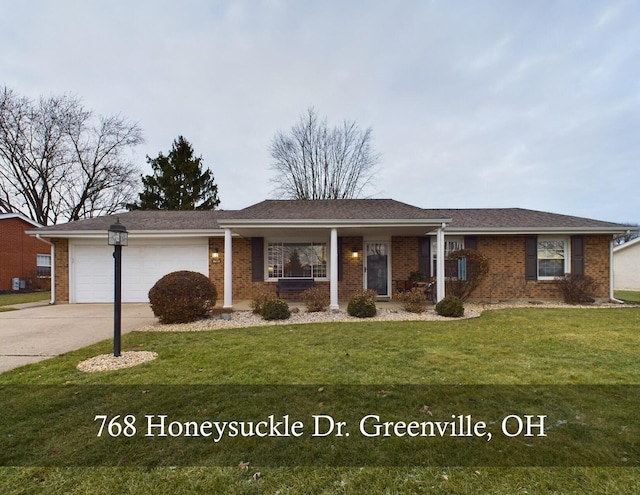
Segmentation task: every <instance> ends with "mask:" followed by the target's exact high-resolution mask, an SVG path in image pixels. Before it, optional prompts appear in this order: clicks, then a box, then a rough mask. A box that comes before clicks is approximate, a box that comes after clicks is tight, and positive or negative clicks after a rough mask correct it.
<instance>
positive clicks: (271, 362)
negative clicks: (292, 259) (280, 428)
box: [0, 308, 640, 494]
mask: <svg viewBox="0 0 640 495" xmlns="http://www.w3.org/2000/svg"><path fill="white" fill-rule="evenodd" d="M639 329H640V309H638V308H619V309H588V310H584V309H541V308H534V309H512V310H500V311H491V312H486V313H484V314H483V315H482V317H480V318H477V319H471V320H452V321H442V322H441V321H434V322H396V323H391V322H388V323H386V322H358V323H353V324H347V323H334V324H313V325H284V326H270V327H259V328H247V329H237V330H225V331H212V332H199V333H195V332H193V333H190V332H185V333H159V332H158V333H146V332H134V333H131V334H127V335H125V336H123V350H153V351H155V352H157V353H158V354H159V358H158V359H157V360H155V361H152V362H149V363H146V364H143V365H140V366H137V367H134V368H129V369H125V370H119V371H113V372H105V373H96V374H86V373H81V372H79V371H77V370H76V368H75V366H76V364H77V363H78V362H80V361H82V360H84V359H87V358H89V357H91V356H95V355H97V354H102V353H109V352H111V349H112V343H111V342H110V341H106V342H102V343H99V344H96V345H93V346H90V347H87V348H84V349H81V350H78V351H74V352H71V353H68V354H65V355H63V356H60V357H58V358H54V359H51V360H47V361H43V362H40V363H36V364H33V365H29V366H25V367H22V368H19V369H16V370H13V371H10V372H7V373H4V374H1V375H0V387H2V388H0V391H2V392H0V393H3V394H5V397H4V398H3V403H4V404H5V405H6V406H5V407H6V410H7V411H12V410H14V408H16V409H19V410H20V411H21V414H22V415H21V416H20V420H19V421H18V420H16V419H15V416H11V414H12V413H8V414H6V415H5V416H4V418H7V417H11V418H13V419H11V423H10V424H7V421H8V420H7V419H5V420H4V421H5V423H4V426H2V419H0V431H4V432H6V431H8V430H7V428H9V429H11V430H12V431H13V432H14V433H15V432H19V431H38V432H39V431H42V432H43V433H42V434H41V435H42V436H41V442H42V443H40V444H37V446H36V450H44V451H47V452H49V453H50V454H51V456H52V457H50V459H53V461H51V462H50V463H51V464H53V465H54V466H55V465H56V460H55V459H56V457H55V456H60V458H61V459H63V460H64V459H65V458H72V457H73V456H74V455H75V456H77V455H78V453H80V455H81V456H82V455H84V456H86V457H88V458H90V457H91V456H92V455H98V456H99V455H100V453H101V452H102V454H103V455H104V457H105V458H109V456H110V455H112V454H113V452H112V451H111V450H109V449H115V450H118V449H122V448H125V447H126V444H125V443H124V442H119V441H118V442H113V443H111V444H108V443H107V444H104V445H107V446H108V447H105V446H104V445H103V444H101V443H100V442H99V441H98V440H97V439H95V438H93V434H95V432H93V434H92V431H93V430H92V428H93V427H94V425H92V424H89V426H88V427H87V432H86V433H85V432H83V431H79V432H78V430H79V427H78V417H77V416H78V415H84V416H86V417H87V418H89V417H92V415H93V414H95V412H96V408H99V407H101V406H99V404H102V402H100V401H102V400H107V399H103V398H100V397H98V395H91V394H93V393H94V392H93V390H94V388H91V387H89V386H91V385H100V384H102V385H130V386H131V387H132V388H131V389H124V390H127V391H129V392H130V391H131V390H135V387H137V386H140V385H143V387H142V388H143V389H144V390H143V392H144V391H146V392H149V391H150V392H149V393H150V394H151V395H153V394H156V393H157V394H158V396H159V402H158V403H156V406H154V407H156V409H154V410H152V412H160V411H159V409H158V408H160V407H162V406H164V407H166V409H167V413H168V412H169V411H171V410H172V408H176V409H177V410H182V411H183V412H184V414H185V415H186V416H185V418H191V419H193V418H196V417H201V419H211V418H210V416H215V415H216V414H222V413H224V412H227V413H228V414H230V415H231V417H233V415H239V414H241V412H243V411H244V412H246V413H247V414H249V415H251V414H259V413H263V414H265V411H264V409H265V408H266V404H272V403H271V402H269V400H271V399H269V398H268V396H269V391H271V390H273V387H272V386H273V385H282V386H286V385H297V386H298V387H289V388H290V389H291V390H293V391H295V393H293V395H292V396H291V397H287V398H286V399H285V398H284V397H276V398H275V399H274V400H275V403H276V404H277V403H278V399H280V407H281V408H284V409H281V411H284V412H289V411H292V412H293V411H308V410H315V409H313V408H321V410H322V411H325V412H327V411H330V412H332V413H335V414H349V413H351V412H362V411H365V412H381V413H383V414H388V415H393V414H394V412H398V411H401V410H402V411H403V413H404V412H405V409H404V408H405V407H408V406H410V410H411V408H414V409H416V408H417V406H418V405H422V403H430V406H431V407H432V409H433V410H434V413H435V417H438V415H439V414H440V415H441V414H443V411H441V410H440V409H438V408H437V407H436V406H435V404H437V401H436V402H431V401H429V399H428V398H423V397H420V399H415V400H417V401H418V402H416V403H415V404H410V403H411V400H413V399H411V398H410V397H408V396H407V395H406V390H405V389H404V388H403V387H402V386H403V385H411V386H416V387H418V386H431V385H447V386H456V385H478V386H481V385H483V384H487V385H491V387H490V388H491V390H492V391H500V393H502V391H504V394H506V395H504V396H500V400H497V401H496V403H491V401H490V400H486V401H484V400H479V401H478V404H475V403H474V404H473V406H472V405H469V404H470V403H469V402H468V401H469V398H468V397H466V396H465V397H464V401H463V402H458V403H456V404H457V407H459V408H460V409H459V410H458V411H459V412H461V413H463V414H464V413H466V412H467V411H471V410H472V409H470V408H473V410H474V411H475V410H476V409H475V408H476V407H477V408H480V407H481V406H482V407H485V406H486V407H487V408H488V409H487V411H488V412H487V414H495V413H496V411H500V410H505V409H504V408H505V405H504V404H505V402H506V403H511V401H517V400H520V399H519V398H518V397H516V396H518V394H519V393H521V392H522V391H525V392H528V391H530V390H532V387H531V385H537V386H538V388H537V389H536V390H537V392H536V394H537V395H536V396H535V397H532V398H531V401H530V402H528V403H527V405H528V407H533V405H535V404H537V405H538V406H540V404H541V405H542V406H540V407H542V409H543V410H545V412H547V410H548V412H549V414H550V415H552V416H553V415H559V414H565V415H566V418H567V419H569V420H571V421H570V425H569V426H571V427H572V428H573V429H574V430H575V431H574V432H576V431H577V433H578V435H577V438H578V442H580V441H583V442H591V443H593V444H594V452H596V453H597V454H598V455H603V456H605V455H608V454H609V453H610V452H608V451H607V450H606V449H607V445H606V444H607V441H608V438H607V436H616V438H617V437H618V436H624V434H627V433H628V432H627V433H624V434H623V431H626V426H629V428H631V427H632V426H634V424H635V425H637V420H635V418H636V414H637V406H638V404H637V403H636V402H633V401H630V402H625V401H619V399H620V394H624V393H625V392H624V391H625V390H626V389H625V388H624V386H625V385H638V384H640V367H639V366H638V351H637V349H638V348H640V346H639V344H640V332H639ZM498 384H501V385H505V386H508V385H517V386H518V387H513V388H509V387H506V388H504V387H498ZM16 385H25V386H24V387H17V388H16ZM26 385H29V386H26ZM33 385H53V386H57V387H51V388H42V389H36V391H35V392H34V390H33V387H32V386H33ZM160 385H173V386H175V387H183V386H186V385H203V386H211V385H219V386H229V387H228V389H225V390H226V391H227V393H226V394H224V396H223V395H222V394H221V395H220V397H216V399H215V401H213V400H212V402H213V404H210V403H209V402H208V401H205V402H203V399H198V398H197V394H198V393H199V391H200V389H198V388H196V387H183V388H167V389H165V388H162V387H160ZM238 385H246V386H248V387H249V388H248V389H246V390H243V388H242V387H237V386H238ZM307 385H308V386H312V387H311V390H312V391H313V393H312V394H309V395H311V397H302V398H301V397H298V395H296V394H297V392H298V391H300V390H303V391H306V389H307V388H308V387H306V388H305V386H307ZM351 385H360V386H361V387H349V386H351ZM556 385H557V386H567V385H568V386H570V387H558V389H557V390H563V391H565V390H568V391H569V395H571V392H572V391H575V390H586V392H585V393H583V394H582V395H581V396H580V397H579V398H578V399H576V398H575V397H572V400H580V401H582V402H581V403H582V404H583V405H584V407H585V410H589V411H592V412H597V414H593V415H588V414H586V415H585V413H584V411H583V412H582V413H581V414H582V416H583V419H580V420H574V417H577V413H576V412H575V411H573V410H566V411H565V410H564V408H566V407H567V403H568V402H567V400H565V398H563V397H560V396H557V397H556V396H554V395H553V394H551V395H549V393H550V392H549V391H551V392H553V390H555V389H552V388H545V387H553V386H556ZM585 385H606V386H605V387H600V388H593V389H588V388H586V389H579V388H577V387H578V386H585ZM320 386H322V387H323V391H322V392H321V393H320V392H318V387H320ZM369 386H372V387H373V390H375V391H378V390H380V391H381V390H384V393H382V392H378V393H373V394H369V395H366V392H367V391H368V390H369V389H370V388H371V387H369ZM574 387H575V388H574ZM262 389H264V393H261V390H262ZM65 390H68V393H66V394H65V393H64V392H65ZM159 390H160V391H162V390H169V392H166V393H164V395H161V394H160V392H157V391H159ZM175 390H179V391H180V390H181V391H183V392H185V394H186V396H185V397H180V394H177V393H172V391H174V392H175ZM202 390H204V391H208V390H209V389H207V388H203V389H202ZM247 390H249V395H248V396H247V395H246V394H247V393H248V392H247ZM445 390H448V389H445ZM478 390H480V387H479V388H478ZM545 390H546V391H547V393H546V395H545ZM634 390H635V389H634ZM9 391H11V393H10V394H9V393H8V392H9ZM38 391H39V392H38ZM37 393H41V395H40V396H38V395H34V394H37ZM563 393H564V392H563ZM45 394H50V396H48V395H45ZM56 394H57V395H56ZM189 394H193V395H194V397H196V399H195V400H192V397H190V396H189ZM318 394H321V395H318ZM358 394H362V396H359V395H358ZM495 394H497V395H500V394H498V392H495ZM285 395H286V394H285ZM636 395H637V394H636ZM109 400H111V401H112V402H105V403H109V404H112V407H113V410H112V411H111V414H116V413H117V412H121V413H122V414H125V413H126V410H121V409H119V408H123V407H124V408H125V409H126V407H129V406H130V408H131V411H133V410H134V409H135V406H136V404H137V402H136V400H137V399H136V400H134V399H132V398H131V397H130V396H126V397H122V398H120V397H117V395H116V394H114V397H110V398H109ZM474 400H475V399H474ZM503 400H504V401H505V402H503ZM610 400H612V401H613V402H612V404H615V407H613V406H607V404H608V403H609V402H608V401H610ZM184 401H186V402H184ZM359 401H365V402H362V403H360V402H359ZM366 401H372V402H369V403H367V402H366ZM427 401H429V402H427ZM569 402H570V401H569ZM513 403H516V402H513ZM158 404H159V405H158ZM345 404H346V406H345ZM362 404H364V405H362ZM371 404H376V405H375V406H371ZM414 406H416V407H414ZM358 407H361V408H362V409H361V410H360V411H354V410H355V409H358ZM534 409H535V408H534ZM274 411H275V409H274ZM147 412H149V410H147ZM414 412H415V411H414ZM449 412H450V411H449ZM478 413H479V414H480V413H481V412H478ZM531 413H532V414H533V413H534V412H533V410H532V412H531ZM562 417H563V418H564V417H565V416H562ZM582 422H588V423H589V424H591V425H593V426H594V429H593V430H585V431H582V430H581V428H582V427H583V426H584V425H582ZM18 423H19V424H18ZM89 423H91V422H90V421H89ZM623 423H624V426H625V428H624V429H623V430H621V429H620V428H618V430H617V431H616V430H615V428H616V427H619V426H620V425H621V424H623ZM627 423H628V425H627ZM596 425H597V426H598V427H597V428H595V426H596ZM612 431H615V433H611V432H612ZM5 434H6V433H5ZM599 434H601V435H605V436H603V437H602V438H599V437H598V435H599ZM580 435H586V436H580ZM13 438H14V437H11V438H9V440H7V441H6V443H7V447H10V446H11V448H15V449H17V451H18V453H17V454H16V455H18V456H19V455H22V456H25V458H28V456H29V455H30V451H29V448H33V446H29V445H21V444H20V442H18V441H15V440H13ZM83 442H85V443H84V444H83ZM599 444H602V446H600V445H599ZM153 445H154V448H153V450H151V448H150V447H149V451H145V452H144V454H145V455H153V456H158V457H157V458H160V459H162V456H163V455H165V456H166V457H165V459H171V458H172V456H173V457H175V458H176V459H179V458H180V456H181V455H183V453H180V452H178V450H175V451H171V450H169V451H167V452H162V449H160V450H158V449H156V447H155V446H157V445H158V444H153ZM171 445H178V447H179V448H183V446H182V445H181V444H171ZM123 446H125V447H123ZM405 447H406V446H405V445H404V444H398V446H394V447H393V448H394V449H397V450H395V451H394V450H392V451H391V452H392V453H394V454H395V455H397V456H400V457H399V458H401V459H404V457H402V456H405V455H407V452H406V451H405V450H403V449H405ZM579 447H580V445H579V444H578V445H576V446H575V450H576V454H575V455H576V462H575V463H574V464H575V465H579V464H580V461H579V458H578V456H579V455H581V454H582V453H581V452H580V451H579V450H580V448H579ZM189 448H191V446H184V449H185V450H187V451H188V449H189ZM600 448H601V449H603V450H602V452H599V451H598V449H600ZM632 448H633V449H635V450H634V451H633V452H631V453H629V454H628V455H629V457H632V458H633V457H634V456H637V455H638V452H637V449H638V447H637V443H636V444H634V445H633V446H632ZM101 449H102V450H101ZM286 449H292V450H291V453H290V455H301V456H304V455H305V452H304V451H303V452H301V453H298V452H297V451H295V450H294V447H293V442H289V441H285V442H282V443H281V444H278V449H277V450H276V449H274V450H273V455H274V457H277V456H286V455H287V451H286ZM571 449H572V448H571V447H569V450H571ZM325 450H328V449H325ZM382 450H383V449H382V448H381V451H382ZM13 452H14V453H15V451H13ZM132 452H133V451H132ZM322 453H323V452H320V454H322ZM615 454H616V455H617V456H618V457H619V456H620V455H622V454H620V453H618V452H616V453H615ZM2 455H8V454H0V458H2ZM221 455H223V454H221ZM260 455H261V453H259V452H253V453H252V452H251V451H248V452H247V454H246V457H242V458H238V462H240V461H242V460H244V461H252V459H256V458H260ZM307 455H308V454H307ZM550 455H553V452H551V453H550ZM625 455H627V454H625ZM238 457H239V456H238ZM123 458H124V457H123ZM636 458H637V457H636ZM570 459H571V457H570ZM131 463H132V461H129V464H131ZM133 463H134V464H135V462H133ZM61 464H63V462H62V461H61ZM178 464H180V463H178ZM186 464H188V462H187V463H186ZM213 464H214V465H215V463H213ZM293 464H296V463H293ZM570 464H571V463H570ZM404 465H405V464H404V463H401V464H400V466H404ZM484 465H491V463H486V464H484ZM484 465H481V466H480V467H477V466H475V467H446V463H445V467H438V466H434V467H371V466H369V467H299V466H297V467H296V466H293V467H273V466H269V465H265V463H262V464H261V463H259V462H258V463H257V464H255V465H250V468H249V469H248V470H242V469H239V468H238V467H235V466H233V465H232V466H231V467H211V466H209V467H192V466H188V465H187V466H183V467H179V466H178V467H168V466H165V467H120V468H116V467H42V466H41V467H4V468H2V470H1V471H0V472H1V473H2V478H1V481H0V488H2V490H1V491H2V493H52V494H53V493H97V494H98V493H169V492H170V493H232V494H254V493H255V494H258V493H287V494H359V493H388V494H404V493H443V494H444V493H465V494H466V493H488V494H491V493H493V494H503V493H504V494H510V493H529V494H538V493H540V494H542V493H545V494H548V493H563V494H564V493H603V494H606V493H611V494H614V493H615V494H618V493H628V494H631V493H639V492H640V468H636V467H626V468H618V467H511V468H500V467H484ZM257 471H260V473H261V476H260V477H258V478H257V479H254V478H253V475H254V473H256V472H257Z"/></svg>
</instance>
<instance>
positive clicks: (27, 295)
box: [0, 291, 51, 310]
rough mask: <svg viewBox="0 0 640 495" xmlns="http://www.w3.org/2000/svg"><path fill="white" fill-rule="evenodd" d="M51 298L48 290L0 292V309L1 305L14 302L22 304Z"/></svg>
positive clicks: (8, 304) (9, 304) (10, 304)
mask: <svg viewBox="0 0 640 495" xmlns="http://www.w3.org/2000/svg"><path fill="white" fill-rule="evenodd" d="M49 299H51V292H50V291H42V292H16V293H15V294H0V310H1V309H2V308H1V307H2V306H12V305H14V304H24V303H31V302H38V301H48V300H49Z"/></svg>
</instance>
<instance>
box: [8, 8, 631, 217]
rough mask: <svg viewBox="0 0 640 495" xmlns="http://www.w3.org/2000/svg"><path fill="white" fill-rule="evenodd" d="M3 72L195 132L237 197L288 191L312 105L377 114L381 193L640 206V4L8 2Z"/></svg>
mask: <svg viewBox="0 0 640 495" xmlns="http://www.w3.org/2000/svg"><path fill="white" fill-rule="evenodd" d="M0 47H1V48H0V85H6V86H8V87H10V88H12V89H13V90H14V91H16V92H17V93H18V94H20V95H22V96H30V97H34V98H37V97H38V96H39V95H50V94H62V93H65V92H69V93H72V94H74V95H76V96H78V97H80V98H81V99H82V100H83V103H84V104H85V106H86V107H87V108H89V109H93V110H94V111H96V112H97V113H99V114H103V115H112V114H120V115H122V116H124V117H126V118H128V119H130V120H132V121H135V122H138V124H139V125H140V127H141V128H142V129H143V131H144V135H145V139H146V142H145V144H144V145H142V146H140V147H139V148H137V150H136V159H137V161H138V162H139V165H140V166H141V168H142V172H143V173H145V174H148V173H150V172H151V169H150V167H149V166H148V165H147V163H146V159H145V156H146V155H150V156H152V157H155V156H157V155H158V153H159V152H163V153H165V154H166V153H168V151H169V150H170V148H171V144H172V142H173V140H174V139H176V138H177V137H178V136H179V135H183V136H184V137H185V138H186V139H187V140H188V141H189V142H191V144H192V145H193V147H194V150H195V152H196V154H197V155H200V156H202V158H203V160H204V164H205V166H207V167H208V168H210V169H211V170H212V171H213V174H214V177H215V180H216V182H217V184H218V186H219V194H220V199H221V204H220V208H224V209H237V208H243V207H245V206H249V205H251V204H253V203H256V202H258V201H261V200H263V199H266V198H271V197H273V185H272V184H271V183H270V179H272V178H273V173H272V172H271V170H270V164H271V157H270V153H269V145H270V142H271V140H272V138H273V136H274V134H275V133H276V132H277V131H287V130H288V129H290V128H291V126H292V125H294V124H295V123H296V122H297V120H298V118H299V116H300V115H301V114H302V113H303V112H305V110H306V109H307V108H308V107H309V106H315V108H316V110H317V111H318V113H319V114H321V115H322V116H325V117H326V118H327V119H328V121H329V123H330V124H339V123H341V122H342V121H343V120H345V119H346V120H353V121H356V122H357V123H358V124H359V125H360V126H361V127H363V128H367V127H371V128H372V129H373V139H374V140H373V144H374V147H375V149H376V151H377V152H378V153H380V155H381V157H380V164H379V172H378V174H377V180H376V183H375V185H374V188H373V189H371V190H370V191H369V194H370V196H371V197H377V198H393V199H397V200H400V201H404V202H407V203H410V204H413V205H416V206H420V207H425V208H431V207H433V208H482V207H522V208H531V209H537V210H545V211H552V212H556V213H565V214H571V215H577V216H584V217H590V218H597V219H602V220H610V221H617V222H640V200H639V199H638V198H639V196H640V194H639V191H640V188H639V185H640V160H639V159H640V132H639V131H640V2H638V1H635V0H631V1H590V0H576V1H563V0H560V1H539V0H527V1H526V2H524V1H513V0H505V1H479V0H469V1H454V0H447V1H444V0H442V1H426V0H425V1H418V0H414V1H402V0H394V1H370V2H366V1H349V0H341V1H293V0H263V1H260V0H255V1H239V0H234V1H229V2H223V1H214V0H201V1H191V0H181V1H180V2H178V1H175V2H170V1H161V0H127V1H121V0H109V1H89V0H76V1H72V0H49V1H47V0H22V1H15V0H0Z"/></svg>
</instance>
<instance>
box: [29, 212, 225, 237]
mask: <svg viewBox="0 0 640 495" xmlns="http://www.w3.org/2000/svg"><path fill="white" fill-rule="evenodd" d="M227 213H228V212H226V211H224V210H221V211H164V210H161V211H146V210H144V211H143V210H135V211H129V212H124V213H118V214H115V215H109V216H104V217H96V218H88V219H86V220H78V221H77V222H69V223H63V224H58V225H51V226H47V227H43V228H42V229H39V230H38V232H41V233H43V234H44V233H46V232H66V231H84V232H86V231H98V230H104V231H106V230H108V229H109V226H110V225H111V224H113V223H115V222H116V221H117V220H118V219H119V220H120V223H121V224H122V225H124V226H125V227H126V228H127V230H129V231H136V230H141V231H143V230H148V231H152V230H160V231H162V230H212V229H219V228H220V226H219V225H218V218H223V217H224V216H225V214H227Z"/></svg>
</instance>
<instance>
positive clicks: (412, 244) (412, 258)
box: [391, 237, 419, 280]
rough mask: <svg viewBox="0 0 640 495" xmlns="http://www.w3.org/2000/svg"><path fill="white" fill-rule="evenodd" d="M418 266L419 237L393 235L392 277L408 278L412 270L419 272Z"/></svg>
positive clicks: (397, 278)
mask: <svg viewBox="0 0 640 495" xmlns="http://www.w3.org/2000/svg"><path fill="white" fill-rule="evenodd" d="M418 268H419V267H418V238H417V237H393V238H392V239H391V273H392V278H393V279H394V280H408V279H409V275H410V274H411V272H417V271H418Z"/></svg>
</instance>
